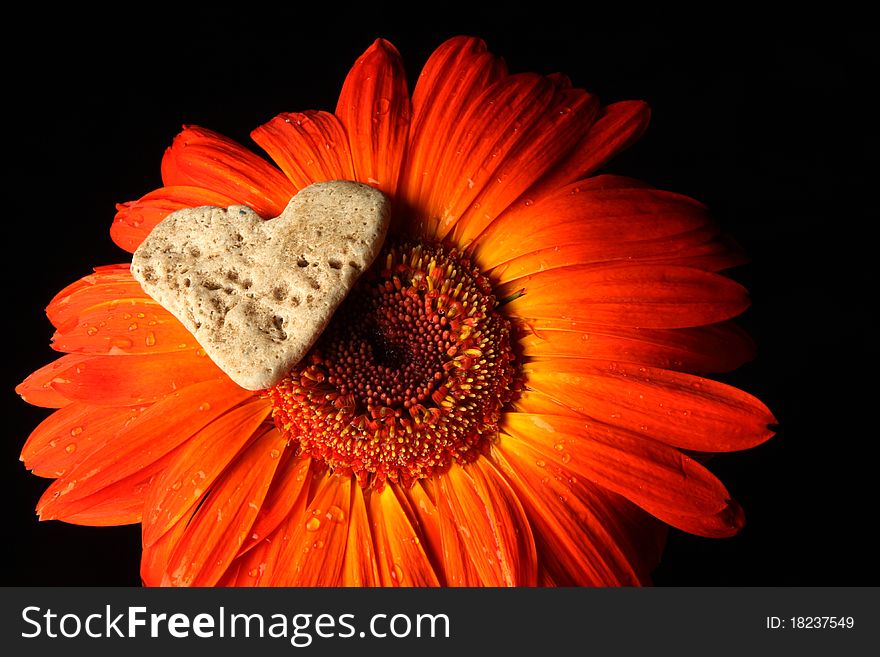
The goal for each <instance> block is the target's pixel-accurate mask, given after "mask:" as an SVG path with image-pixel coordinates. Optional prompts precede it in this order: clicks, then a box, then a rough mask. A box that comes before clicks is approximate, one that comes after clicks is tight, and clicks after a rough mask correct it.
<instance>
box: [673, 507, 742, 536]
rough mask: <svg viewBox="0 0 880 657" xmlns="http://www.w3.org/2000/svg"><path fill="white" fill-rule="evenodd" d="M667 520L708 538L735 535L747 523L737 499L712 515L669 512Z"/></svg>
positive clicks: (687, 530)
mask: <svg viewBox="0 0 880 657" xmlns="http://www.w3.org/2000/svg"><path fill="white" fill-rule="evenodd" d="M665 520H666V522H668V523H669V524H671V525H674V526H675V527H679V528H681V529H683V530H684V531H686V532H689V533H691V534H696V535H697V536H705V537H707V538H728V537H730V536H735V535H736V534H738V533H739V531H740V530H741V529H742V528H743V527H744V526H745V524H746V517H745V513H744V512H743V510H742V507H741V506H740V505H739V504H738V503H737V502H736V500H728V504H727V506H726V507H724V508H723V509H722V510H721V511H719V512H718V513H716V514H714V515H711V516H676V515H673V514H667V516H666V518H665Z"/></svg>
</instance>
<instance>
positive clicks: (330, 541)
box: [271, 475, 352, 586]
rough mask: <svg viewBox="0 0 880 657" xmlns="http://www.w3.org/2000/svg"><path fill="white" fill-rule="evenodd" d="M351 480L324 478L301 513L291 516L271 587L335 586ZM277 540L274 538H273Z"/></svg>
mask: <svg viewBox="0 0 880 657" xmlns="http://www.w3.org/2000/svg"><path fill="white" fill-rule="evenodd" d="M351 487H352V477H349V476H342V475H326V476H324V477H323V478H322V479H321V480H320V481H318V482H317V488H316V489H315V491H314V497H313V498H312V500H311V502H310V503H309V505H308V508H307V509H306V510H305V512H303V513H298V514H291V515H290V518H289V520H288V522H287V524H286V525H285V533H284V539H283V540H284V545H283V546H282V548H281V552H280V553H279V555H278V565H277V567H276V568H275V572H274V577H273V579H272V580H271V585H272V586H337V585H338V584H339V581H340V577H341V572H342V564H343V559H344V557H345V546H346V543H347V542H348V523H349V518H350V514H351V497H352V490H351ZM276 540H277V539H276Z"/></svg>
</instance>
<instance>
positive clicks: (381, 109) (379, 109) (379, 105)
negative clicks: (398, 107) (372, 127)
mask: <svg viewBox="0 0 880 657" xmlns="http://www.w3.org/2000/svg"><path fill="white" fill-rule="evenodd" d="M389 109H391V101H390V100H388V99H387V98H380V99H379V100H377V101H376V102H375V103H374V104H373V111H374V112H376V114H380V115H381V114H388V110H389Z"/></svg>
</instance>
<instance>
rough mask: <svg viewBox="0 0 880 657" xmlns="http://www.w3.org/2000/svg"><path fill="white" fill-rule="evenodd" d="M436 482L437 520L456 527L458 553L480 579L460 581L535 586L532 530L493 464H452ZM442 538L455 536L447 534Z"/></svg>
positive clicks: (477, 462) (535, 572) (475, 584)
mask: <svg viewBox="0 0 880 657" xmlns="http://www.w3.org/2000/svg"><path fill="white" fill-rule="evenodd" d="M436 479H437V508H438V509H439V511H440V515H441V518H443V516H446V517H447V518H448V522H447V523H445V524H447V525H448V526H454V527H455V530H456V534H457V540H458V541H460V543H461V544H462V546H463V550H462V551H461V554H462V556H464V557H465V558H466V559H468V560H469V562H470V564H471V565H472V566H473V569H474V570H475V571H476V575H477V577H478V581H474V582H462V583H463V584H465V585H471V586H535V585H536V584H537V572H538V571H537V568H538V566H537V556H536V552H535V542H534V538H533V537H532V531H531V527H530V525H529V522H528V519H527V518H526V515H525V512H524V511H523V509H522V506H521V504H520V502H519V500H518V499H517V496H516V493H515V492H514V491H513V489H511V487H510V485H509V484H508V483H507V481H506V480H505V479H504V477H503V476H502V475H501V474H500V473H499V472H498V471H497V470H496V469H495V468H494V466H492V465H491V464H490V463H489V462H488V461H486V460H485V459H478V460H477V461H475V462H474V463H471V464H468V465H467V466H464V467H462V466H460V465H457V464H455V465H453V466H452V467H451V468H450V469H449V471H448V472H446V473H444V474H442V475H438V476H437V478H436ZM441 522H442V520H441ZM444 538H449V539H450V540H452V539H453V538H455V536H454V535H453V534H451V533H450V532H446V533H445V534H444ZM445 543H446V541H444V545H445ZM449 567H451V568H453V569H455V567H456V566H455V564H452V563H450V564H447V568H449Z"/></svg>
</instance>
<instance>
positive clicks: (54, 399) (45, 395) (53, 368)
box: [15, 354, 90, 408]
mask: <svg viewBox="0 0 880 657" xmlns="http://www.w3.org/2000/svg"><path fill="white" fill-rule="evenodd" d="M89 360H90V357H89V356H84V355H81V354H69V355H67V356H62V357H61V358H58V359H56V360H53V361H52V362H51V363H49V364H48V365H44V366H43V367H41V368H40V369H38V370H37V371H36V372H34V373H33V374H31V375H30V376H28V377H27V378H26V379H25V380H24V381H22V382H21V383H19V384H18V385H17V386H16V387H15V392H17V393H18V394H19V395H20V396H21V398H22V399H24V400H25V401H26V402H27V403H28V404H33V405H34V406H43V407H45V408H63V407H64V406H67V405H68V404H69V403H70V401H71V400H70V399H69V398H68V397H66V396H65V395H63V394H61V392H60V391H58V390H57V389H56V388H55V385H54V384H55V383H56V382H57V381H67V380H68V379H66V378H65V377H66V376H67V372H69V371H71V370H73V371H75V370H76V369H77V368H79V367H82V364H83V363H85V362H87V361H89Z"/></svg>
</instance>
